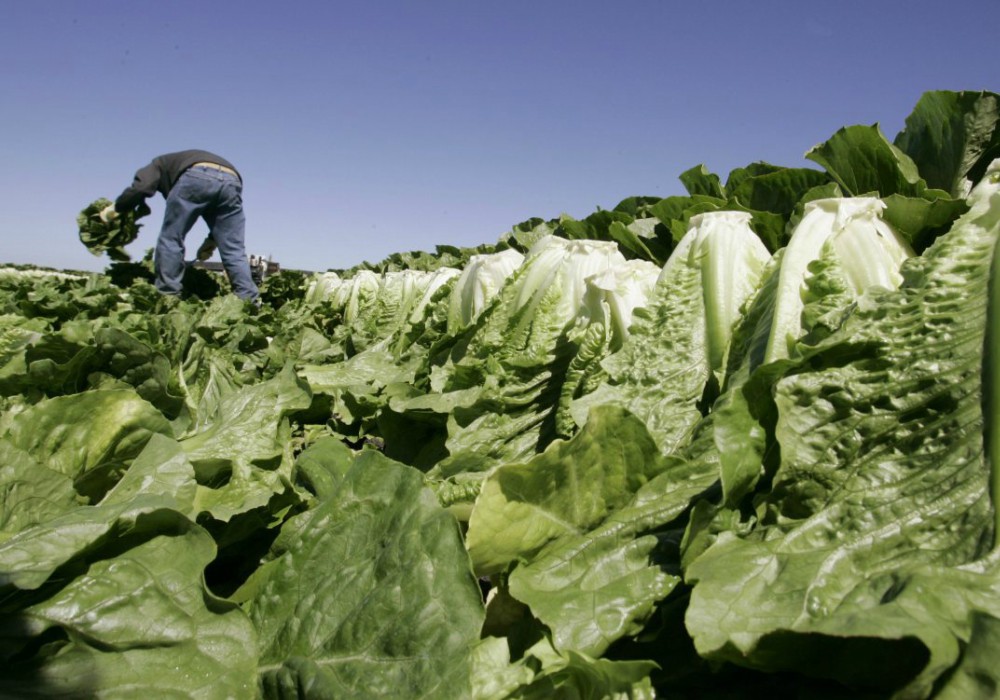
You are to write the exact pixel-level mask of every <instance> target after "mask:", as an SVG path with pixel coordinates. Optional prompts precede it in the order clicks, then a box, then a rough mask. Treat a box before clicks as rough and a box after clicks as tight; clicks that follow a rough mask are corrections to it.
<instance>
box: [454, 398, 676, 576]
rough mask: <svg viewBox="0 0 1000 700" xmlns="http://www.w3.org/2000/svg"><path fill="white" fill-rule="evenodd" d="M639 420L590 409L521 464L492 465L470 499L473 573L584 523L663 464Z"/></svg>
mask: <svg viewBox="0 0 1000 700" xmlns="http://www.w3.org/2000/svg"><path fill="white" fill-rule="evenodd" d="M658 457H659V455H658V451H657V448H656V445H655V444H654V443H653V441H652V439H651V438H650V437H649V434H648V433H647V432H646V430H645V428H644V427H643V425H642V423H641V422H639V421H638V420H637V419H636V418H635V417H633V416H630V415H628V414H627V413H626V412H625V411H624V410H623V409H621V408H618V407H615V406H606V407H596V408H595V409H594V415H592V416H591V417H590V420H589V421H588V422H587V425H586V426H584V428H583V430H581V432H580V433H578V434H577V435H575V436H574V437H573V439H571V440H568V441H565V442H564V441H556V442H554V443H552V444H551V445H549V447H548V449H547V450H546V451H545V452H543V453H542V454H540V455H538V456H537V457H535V458H534V459H532V460H530V461H528V462H525V463H524V464H505V465H501V466H500V467H498V468H497V469H495V470H494V471H493V472H492V473H491V474H490V475H489V477H488V478H487V479H486V481H485V483H484V484H483V487H482V491H481V492H480V494H479V497H478V498H477V499H476V504H475V507H474V508H473V510H472V516H471V517H470V519H469V530H468V533H467V534H466V546H467V547H468V549H469V554H470V556H471V557H472V561H473V564H474V565H475V567H476V570H477V573H479V574H480V575H483V574H489V573H494V572H496V571H499V570H501V569H502V568H504V567H505V566H507V564H509V563H510V562H514V561H517V560H519V559H527V558H530V557H531V556H532V555H533V554H534V553H535V552H537V551H538V550H539V549H541V548H542V547H543V546H544V545H545V544H547V543H548V542H549V541H551V540H553V539H556V538H557V537H560V536H563V535H567V534H579V533H581V532H586V531H587V530H590V529H592V528H593V527H595V526H596V525H597V524H598V523H600V522H601V521H602V520H604V519H605V518H606V517H607V516H608V515H609V514H610V513H611V512H613V511H614V510H617V509H618V508H620V507H621V506H622V505H624V504H625V503H626V502H627V501H628V500H630V499H631V496H632V494H634V493H635V492H636V491H637V490H638V489H639V487H641V486H642V485H643V484H644V483H646V482H647V481H648V480H649V479H651V478H652V477H653V476H655V475H656V473H657V472H658V471H660V470H661V469H662V468H663V465H662V464H661V460H660V459H659V458H658Z"/></svg>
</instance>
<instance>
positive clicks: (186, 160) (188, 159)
mask: <svg viewBox="0 0 1000 700" xmlns="http://www.w3.org/2000/svg"><path fill="white" fill-rule="evenodd" d="M195 163H216V164H218V165H224V166H226V167H227V168H232V169H233V170H236V167H235V166H234V165H233V164H232V163H230V162H229V161H228V160H226V159H225V158H223V157H222V156H217V155H215V154H214V153H210V152H208V151H202V150H198V149H191V150H187V151H177V152H176V153H165V154H164V155H162V156H157V157H156V158H153V160H152V162H150V164H149V165H146V166H144V167H142V168H139V170H137V171H136V173H135V179H134V180H133V181H132V184H131V185H130V186H129V187H126V188H125V191H124V192H122V193H121V194H120V195H118V199H116V200H115V211H117V212H120V213H121V212H126V211H132V210H133V209H135V208H136V207H137V206H139V205H140V204H142V203H143V202H144V201H145V200H146V198H147V197H152V196H153V195H154V194H156V193H157V192H159V193H160V194H162V195H163V196H164V197H166V196H167V195H168V194H170V190H171V189H172V188H173V186H174V183H176V182H177V178H179V177H180V176H181V174H182V173H183V172H184V171H185V170H187V169H188V168H190V167H191V166H192V165H194V164H195ZM241 179H242V177H241Z"/></svg>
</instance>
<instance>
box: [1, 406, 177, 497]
mask: <svg viewBox="0 0 1000 700" xmlns="http://www.w3.org/2000/svg"><path fill="white" fill-rule="evenodd" d="M157 433H159V434H163V435H172V433H173V431H172V429H171V427H170V424H169V423H168V422H167V419H166V418H164V417H163V414H161V413H160V412H159V411H157V410H156V409H155V408H153V406H152V405H150V404H149V403H148V402H147V401H145V400H144V399H142V398H140V397H139V396H138V395H137V394H136V393H135V391H134V390H132V389H131V388H129V389H112V390H106V391H89V392H84V393H82V394H72V395H70V396H60V397H56V398H53V399H48V400H46V401H42V402H40V403H38V404H36V405H34V406H32V407H30V408H28V409H26V410H25V411H23V412H22V413H20V414H18V415H17V416H16V417H15V418H14V419H13V420H12V421H11V424H10V427H9V430H8V432H7V439H8V440H10V442H11V443H12V444H14V445H16V446H18V447H20V448H21V449H23V450H24V451H26V452H28V453H29V454H30V455H31V456H32V457H33V458H34V459H36V460H37V461H38V462H40V463H41V464H43V465H45V466H47V467H48V468H49V469H52V470H54V471H57V472H59V473H61V474H65V475H66V476H69V477H70V478H72V479H73V480H74V483H75V485H76V489H77V491H79V492H80V493H82V494H84V495H86V496H88V497H90V498H92V499H95V500H97V499H100V498H101V497H102V496H103V495H104V493H105V492H106V491H107V490H108V489H109V488H111V487H112V486H113V485H114V483H115V482H116V481H117V480H118V479H119V478H120V476H121V474H122V472H124V470H125V468H126V467H127V466H128V464H129V463H130V462H131V460H132V459H134V458H135V457H136V456H137V455H138V454H139V452H141V451H142V449H143V447H145V445H146V443H147V442H148V441H149V439H150V437H151V436H153V435H154V434H157Z"/></svg>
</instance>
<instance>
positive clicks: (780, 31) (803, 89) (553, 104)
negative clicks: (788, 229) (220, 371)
mask: <svg viewBox="0 0 1000 700" xmlns="http://www.w3.org/2000/svg"><path fill="white" fill-rule="evenodd" d="M998 27H1000V0H972V1H967V2H966V1H963V0H954V1H953V2H951V3H942V2H939V1H934V2H931V1H926V0H907V1H900V2H888V1H885V0H841V1H840V2H836V3H829V2H824V3H818V2H810V1H808V0H758V1H756V2H750V1H749V0H738V1H737V0H720V1H716V2H695V1H693V0H692V1H688V2H671V1H668V0H661V1H654V0H615V2H609V1H607V0H601V1H596V0H560V1H553V0H502V1H497V2H483V1H477V0H423V1H421V2H416V1H410V2H405V1H403V0H389V1H379V0H358V1H356V2H350V3H348V2H337V1H332V2H321V1H319V0H315V1H311V2H296V1H295V0H288V1H287V2H276V1H274V0H268V1H266V2H265V1H261V0H240V1H233V0H214V1H208V0H171V1H170V2H160V3H150V2H134V0H128V1H126V0H87V1H84V0H77V1H73V2H71V1H68V0H46V1H45V2H35V1H34V0H20V1H17V0H9V1H8V2H5V3H4V9H3V13H2V15H0V64H2V65H3V66H4V68H3V71H2V72H0V96H2V97H0V131H2V133H3V135H4V138H3V139H2V140H0V193H2V195H0V196H2V197H3V202H2V205H0V241H2V243H0V245H2V250H0V262H14V263H33V264H36V265H43V266H49V267H56V268H63V269H64V268H71V269H82V270H102V269H104V268H105V267H106V265H107V264H108V260H107V259H106V258H97V257H94V256H92V255H91V254H90V253H88V252H87V251H86V249H85V248H84V247H83V245H82V244H81V243H80V242H79V239H78V237H77V228H76V221H75V219H76V215H77V213H78V212H79V211H80V210H81V209H82V208H83V207H85V206H86V205H87V204H89V203H90V202H91V201H93V200H94V199H96V198H98V197H108V198H111V199H113V198H114V197H116V196H117V195H118V194H119V193H120V192H121V190H122V189H123V188H124V187H125V186H127V185H128V184H129V183H130V182H131V180H132V176H133V174H134V173H135V171H136V169H138V168H139V167H140V166H142V165H144V164H146V163H148V162H149V161H150V160H151V159H152V157H153V156H155V155H158V154H160V153H165V152H168V151H173V150H180V149H185V148H205V149H208V150H211V151H215V152H217V153H219V154H220V155H223V156H225V157H227V158H229V159H230V160H231V161H233V162H234V163H235V164H236V165H237V167H239V168H240V170H241V171H242V173H243V175H244V178H245V189H244V202H245V207H246V213H247V248H248V252H251V253H258V254H263V255H270V256H272V257H273V258H274V259H275V260H277V261H278V262H279V263H280V264H281V265H282V266H283V267H291V268H300V269H310V270H323V269H329V268H343V267H350V266H352V265H355V264H357V263H360V262H362V261H364V260H368V261H371V262H375V261H377V260H380V259H382V258H384V257H385V256H387V255H389V254H391V253H394V252H400V251H409V250H433V249H434V246H435V245H437V244H449V245H458V246H473V245H478V244H481V243H492V242H494V241H496V240H497V238H498V237H499V236H500V235H501V234H503V233H504V232H505V231H507V230H509V229H510V228H511V226H513V225H514V224H516V223H518V222H520V221H523V220H525V219H528V218H530V217H533V216H538V217H542V218H545V219H549V218H553V217H557V216H559V215H560V214H563V213H565V214H568V215H570V216H573V217H576V218H583V217H586V216H587V215H588V214H590V213H592V212H593V211H595V210H596V209H597V208H599V207H601V208H611V207H614V206H615V205H616V204H617V203H618V202H619V201H621V200H622V199H624V198H625V197H629V196H632V195H651V196H661V197H662V196H668V195H672V194H681V193H683V189H682V187H681V185H680V182H679V181H678V179H677V177H678V175H680V173H681V172H683V171H684V170H686V169H687V168H689V167H692V166H694V165H698V164H700V163H703V164H705V165H706V167H708V168H709V169H710V170H712V171H713V172H716V173H718V174H719V175H720V176H722V177H723V179H724V178H725V176H726V175H727V174H728V172H729V171H730V170H731V169H732V168H736V167H741V166H744V165H747V164H748V163H751V162H754V161H767V162H770V163H774V164H777V165H787V166H812V164H811V163H810V162H809V161H806V160H805V159H804V158H803V154H804V153H805V152H806V151H807V150H808V149H809V148H811V147H812V146H814V145H816V144H817V143H819V142H821V141H824V140H826V139H827V138H829V137H830V136H831V135H832V134H833V133H834V132H835V131H836V130H837V129H838V128H840V127H841V126H846V125H850V124H873V123H876V122H878V123H879V124H880V125H881V127H882V129H883V131H884V132H885V133H886V135H887V136H888V137H889V138H890V139H891V138H893V137H894V136H895V135H896V133H897V132H898V131H899V130H900V129H901V128H902V127H903V120H904V119H905V117H906V116H907V115H908V114H909V113H910V111H911V110H912V108H913V106H914V105H915V104H916V102H917V100H918V98H919V97H920V95H921V94H922V93H923V92H925V91H927V90H935V89H947V90H966V89H968V90H983V89H985V90H992V91H1000V68H998V61H997V57H996V45H997V44H996V41H997V30H998ZM150 204H151V205H152V207H153V214H152V215H151V216H150V217H148V218H147V219H145V220H144V222H145V226H144V228H143V230H142V232H141V234H140V238H139V239H138V240H137V241H136V242H134V243H133V244H132V245H131V246H129V249H128V250H129V252H130V253H132V255H133V257H134V258H139V257H141V256H142V254H143V253H144V251H145V250H146V249H147V248H150V247H152V246H153V245H154V243H155V239H156V233H157V231H158V230H159V226H160V220H161V216H162V211H163V200H162V198H161V197H160V196H159V195H157V196H156V197H155V198H154V199H152V200H150ZM204 230H205V229H204V224H199V226H198V227H197V228H196V229H195V231H194V232H193V233H192V235H191V237H190V238H189V249H190V252H193V250H194V249H195V248H196V247H197V245H198V243H199V242H200V239H201V237H202V235H203V233H204Z"/></svg>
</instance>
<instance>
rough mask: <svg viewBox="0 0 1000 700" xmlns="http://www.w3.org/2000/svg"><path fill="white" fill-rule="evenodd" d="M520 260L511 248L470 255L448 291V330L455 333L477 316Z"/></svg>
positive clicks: (495, 294)
mask: <svg viewBox="0 0 1000 700" xmlns="http://www.w3.org/2000/svg"><path fill="white" fill-rule="evenodd" d="M523 262H524V255H522V254H521V253H519V252H518V251H516V250H514V249H513V248H508V249H507V250H504V251H501V252H499V253H485V254H481V255H473V256H472V257H471V258H469V263H468V264H467V265H466V266H465V268H464V269H463V270H462V274H461V276H459V278H458V280H457V281H456V282H455V286H454V288H453V289H452V292H451V298H450V300H449V306H448V332H449V333H452V334H454V333H457V332H458V331H460V330H461V329H462V328H465V327H466V326H468V325H469V324H471V323H472V322H473V321H475V320H476V319H477V318H479V314H481V313H482V311H483V309H484V308H486V306H487V305H488V304H489V303H490V302H491V301H493V299H494V298H495V297H496V296H497V294H499V293H500V289H501V287H503V285H504V283H505V282H506V281H507V278H508V277H510V276H511V275H512V274H513V273H514V270H516V269H517V268H519V267H520V266H521V263H523Z"/></svg>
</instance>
